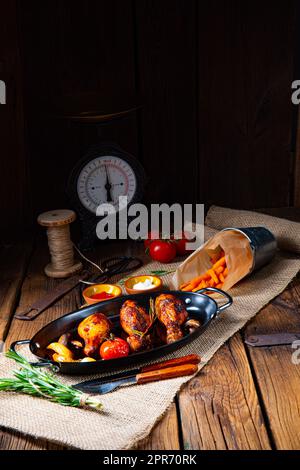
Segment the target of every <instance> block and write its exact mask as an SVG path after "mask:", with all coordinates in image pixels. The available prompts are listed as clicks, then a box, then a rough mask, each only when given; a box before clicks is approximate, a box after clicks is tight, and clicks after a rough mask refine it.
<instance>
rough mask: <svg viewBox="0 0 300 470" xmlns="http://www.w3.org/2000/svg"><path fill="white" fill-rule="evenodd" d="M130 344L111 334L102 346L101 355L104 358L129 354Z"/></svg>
mask: <svg viewBox="0 0 300 470" xmlns="http://www.w3.org/2000/svg"><path fill="white" fill-rule="evenodd" d="M128 354H129V344H128V343H127V341H125V340H124V339H122V338H117V337H115V336H113V335H112V336H111V338H110V339H108V340H106V341H104V343H102V344H101V346H100V356H101V357H102V359H117V358H118V357H124V356H128Z"/></svg>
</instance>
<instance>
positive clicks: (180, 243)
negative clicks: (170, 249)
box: [172, 232, 193, 256]
mask: <svg viewBox="0 0 300 470" xmlns="http://www.w3.org/2000/svg"><path fill="white" fill-rule="evenodd" d="M172 238H173V239H174V243H175V247H176V252H177V255H178V256H183V255H186V254H187V253H190V252H191V251H193V250H188V249H187V247H186V244H187V243H188V242H189V239H188V238H187V236H186V235H185V233H184V232H182V233H178V234H176V233H175V234H174V235H172Z"/></svg>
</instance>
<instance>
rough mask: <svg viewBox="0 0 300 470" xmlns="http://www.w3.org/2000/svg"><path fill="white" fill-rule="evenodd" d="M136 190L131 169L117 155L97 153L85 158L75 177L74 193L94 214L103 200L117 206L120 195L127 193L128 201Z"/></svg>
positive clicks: (135, 180)
mask: <svg viewBox="0 0 300 470" xmlns="http://www.w3.org/2000/svg"><path fill="white" fill-rule="evenodd" d="M136 190H137V179H136V175H135V172H134V170H133V169H132V167H131V166H130V165H129V163H127V161H125V160H123V159H122V158H119V157H117V156H111V155H107V156H99V157H95V158H93V159H91V160H90V161H88V162H87V163H86V164H85V165H84V167H83V168H82V169H81V171H80V173H79V175H78V179H77V195H78V198H79V200H80V202H81V204H82V205H83V206H84V207H85V208H86V209H87V210H88V211H90V212H91V213H93V214H96V210H97V207H98V206H99V205H100V204H103V203H109V204H112V205H113V206H114V207H115V208H116V209H118V207H119V196H127V198H128V204H130V202H131V200H132V199H133V198H134V196H135V193H136Z"/></svg>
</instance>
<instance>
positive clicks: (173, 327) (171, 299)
mask: <svg viewBox="0 0 300 470" xmlns="http://www.w3.org/2000/svg"><path fill="white" fill-rule="evenodd" d="M155 311H156V314H157V317H158V319H159V321H160V322H161V323H163V325H165V327H166V329H167V343H174V341H177V340H179V339H180V338H182V336H183V333H182V331H181V328H180V327H181V325H183V323H184V322H185V321H186V320H187V317H188V313H187V311H186V309H185V305H184V303H183V302H182V300H180V299H177V298H176V297H175V296H174V295H172V294H161V295H159V296H158V297H156V300H155Z"/></svg>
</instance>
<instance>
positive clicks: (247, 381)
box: [179, 334, 270, 450]
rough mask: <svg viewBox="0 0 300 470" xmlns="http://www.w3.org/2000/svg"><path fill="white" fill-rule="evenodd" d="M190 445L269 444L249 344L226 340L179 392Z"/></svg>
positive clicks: (241, 446)
mask: <svg viewBox="0 0 300 470" xmlns="http://www.w3.org/2000/svg"><path fill="white" fill-rule="evenodd" d="M179 404H180V413H181V422H182V433H183V441H184V447H185V448H186V449H193V450H196V449H201V450H215V449H216V450H217V449H218V450H223V449H232V450H233V449H252V450H254V449H270V442H269V438H268V435H267V431H266V425H265V423H264V420H263V416H262V412H261V409H260V406H259V401H258V397H257V394H256V390H255V385H254V382H253V378H252V375H251V371H250V367H249V364H248V360H247V355H246V352H245V348H244V345H243V343H242V340H241V337H240V335H239V334H237V335H235V336H234V337H233V338H232V339H231V340H230V341H229V342H228V343H226V345H224V346H223V347H222V348H221V349H220V350H219V351H218V352H217V353H216V354H215V356H214V357H213V359H212V360H211V361H210V362H209V364H207V365H206V366H205V368H204V369H203V370H202V372H200V374H199V375H198V376H197V377H195V378H194V379H193V380H192V381H191V382H189V383H188V384H187V386H186V387H184V389H183V390H182V391H181V392H180V394H179Z"/></svg>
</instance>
